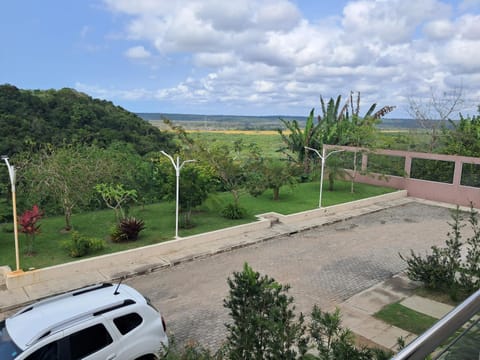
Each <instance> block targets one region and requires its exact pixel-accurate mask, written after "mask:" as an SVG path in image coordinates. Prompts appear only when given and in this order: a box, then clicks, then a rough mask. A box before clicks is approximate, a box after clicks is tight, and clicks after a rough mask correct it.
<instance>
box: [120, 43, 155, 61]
mask: <svg viewBox="0 0 480 360" xmlns="http://www.w3.org/2000/svg"><path fill="white" fill-rule="evenodd" d="M151 55H152V54H151V53H150V52H149V51H147V50H145V48H144V47H143V46H134V47H131V48H129V49H128V50H127V51H125V56H127V57H129V58H131V59H147V58H149V57H150V56H151Z"/></svg>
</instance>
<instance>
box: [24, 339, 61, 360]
mask: <svg viewBox="0 0 480 360" xmlns="http://www.w3.org/2000/svg"><path fill="white" fill-rule="evenodd" d="M25 360H60V358H59V356H58V342H56V341H53V342H51V343H50V344H47V345H45V346H43V347H41V348H40V349H38V350H37V351H35V352H34V353H33V354H30V355H28V356H27V357H26V358H25Z"/></svg>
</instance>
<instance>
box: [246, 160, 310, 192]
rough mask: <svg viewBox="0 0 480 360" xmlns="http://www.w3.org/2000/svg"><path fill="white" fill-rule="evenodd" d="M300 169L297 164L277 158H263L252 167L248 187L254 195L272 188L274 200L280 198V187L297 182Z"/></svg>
mask: <svg viewBox="0 0 480 360" xmlns="http://www.w3.org/2000/svg"><path fill="white" fill-rule="evenodd" d="M299 170H300V171H301V169H299V168H298V167H297V166H295V164H291V163H289V162H287V161H282V160H275V159H261V161H259V162H258V163H257V164H255V166H254V167H253V168H252V169H250V172H249V179H248V181H247V188H248V191H249V193H250V194H251V195H252V196H259V195H261V194H263V193H264V192H265V190H267V189H272V192H273V200H275V201H276V200H279V199H280V188H281V187H282V186H284V185H288V184H290V185H293V184H295V183H296V182H297V178H298V175H299V172H300V171H299Z"/></svg>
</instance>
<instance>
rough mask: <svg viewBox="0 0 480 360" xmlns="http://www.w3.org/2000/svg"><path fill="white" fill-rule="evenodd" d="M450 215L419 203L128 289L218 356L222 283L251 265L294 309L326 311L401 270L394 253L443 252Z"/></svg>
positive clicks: (180, 334) (184, 267)
mask: <svg viewBox="0 0 480 360" xmlns="http://www.w3.org/2000/svg"><path fill="white" fill-rule="evenodd" d="M449 220H450V213H449V210H447V209H445V208H441V207H434V206H428V205H424V204H419V203H409V204H407V205H404V206H399V207H395V208H390V209H386V210H382V211H380V212H377V213H372V214H368V215H363V216H360V217H357V218H353V219H350V220H346V221H343V222H339V223H336V224H332V225H328V226H323V227H320V228H317V229H313V230H309V231H305V232H302V233H298V234H295V235H292V236H281V237H278V238H275V239H273V240H269V241H267V242H264V243H260V244H257V245H255V246H251V247H247V248H242V249H238V250H235V251H233V252H229V253H223V254H220V255H215V256H212V257H209V258H205V259H201V260H195V261H192V262H188V263H184V264H181V265H178V266H176V267H173V268H169V269H164V270H161V271H158V272H154V273H151V274H148V275H145V276H140V277H135V278H132V279H129V280H128V281H127V283H128V284H130V285H132V286H134V287H135V288H137V289H138V290H140V291H141V292H142V293H144V294H145V295H147V296H148V297H150V298H151V299H152V301H153V303H154V304H155V305H156V306H157V307H158V308H159V309H161V310H162V312H163V313H164V316H165V318H166V320H167V327H168V330H169V332H170V333H171V334H174V336H175V338H176V340H177V341H178V342H179V343H185V342H186V341H191V340H193V341H198V342H199V343H200V344H202V345H204V346H207V347H210V348H212V349H215V348H217V347H218V346H219V345H220V344H221V342H222V341H223V339H224V338H225V327H224V323H225V322H227V321H228V314H227V311H226V309H224V308H223V299H224V298H225V297H226V296H227V294H228V287H227V283H226V279H227V278H228V277H229V276H230V275H231V274H232V273H233V272H234V271H240V270H241V269H242V266H243V263H244V262H248V263H249V264H250V265H251V266H252V267H253V269H254V270H256V271H259V272H261V273H262V274H268V275H269V276H271V277H273V278H275V279H276V280H277V281H279V282H280V283H283V284H290V285H291V290H290V294H291V295H293V296H294V298H295V304H296V306H297V309H298V310H300V311H303V312H306V313H308V312H309V311H310V310H311V308H312V306H313V304H318V305H319V306H320V307H321V308H322V309H324V310H331V309H333V308H334V306H335V305H337V304H339V303H340V302H342V301H344V300H346V299H347V298H349V297H350V296H352V295H354V294H356V293H358V292H360V291H362V290H364V289H367V288H369V287H370V286H373V285H375V284H377V283H379V282H381V281H382V280H384V279H386V278H389V277H391V276H392V275H393V274H396V273H398V272H401V271H402V270H404V269H405V263H404V262H403V261H402V260H401V259H400V258H399V256H398V253H399V252H400V253H404V254H408V253H409V250H410V249H415V250H416V251H424V250H428V249H429V248H430V246H432V245H435V244H436V245H442V244H443V243H444V241H445V239H446V234H447V231H448V230H449V226H448V224H447V221H449Z"/></svg>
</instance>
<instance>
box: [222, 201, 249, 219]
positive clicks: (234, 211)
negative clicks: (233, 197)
mask: <svg viewBox="0 0 480 360" xmlns="http://www.w3.org/2000/svg"><path fill="white" fill-rule="evenodd" d="M246 214H247V212H246V211H245V209H244V208H242V207H240V206H238V205H236V204H232V203H230V204H228V205H227V206H225V207H224V208H223V210H222V216H223V217H224V218H227V219H230V220H237V219H243V218H244V217H245V215H246Z"/></svg>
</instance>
